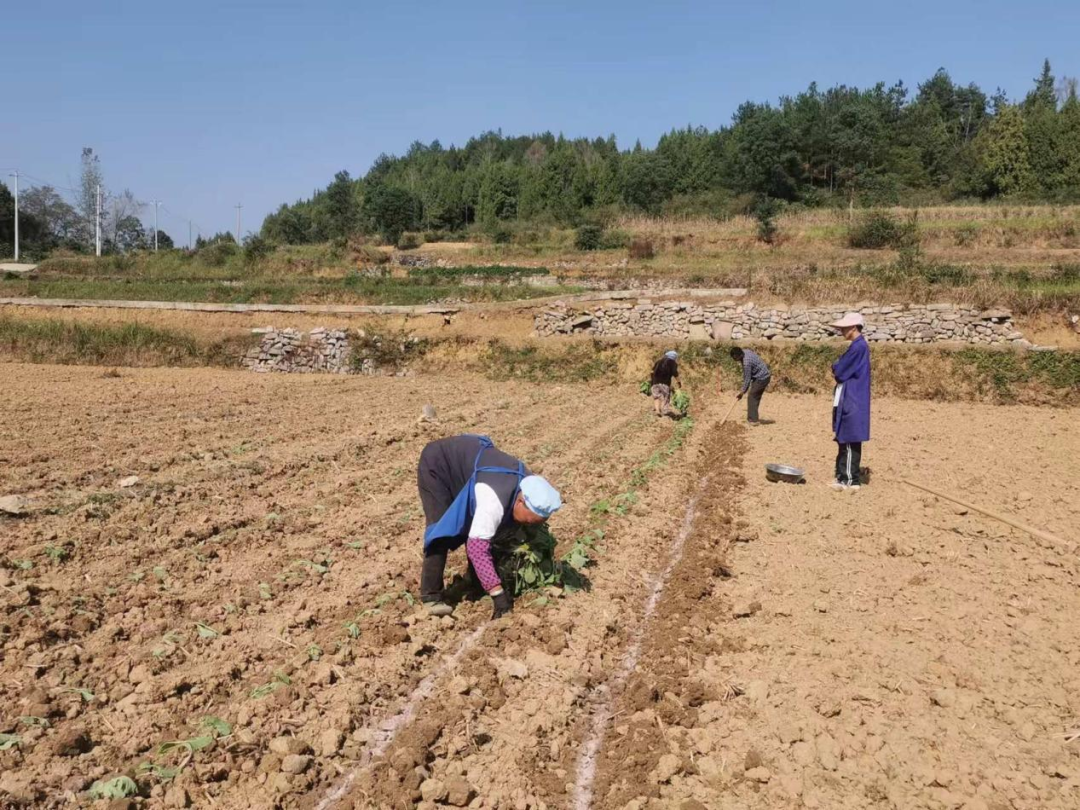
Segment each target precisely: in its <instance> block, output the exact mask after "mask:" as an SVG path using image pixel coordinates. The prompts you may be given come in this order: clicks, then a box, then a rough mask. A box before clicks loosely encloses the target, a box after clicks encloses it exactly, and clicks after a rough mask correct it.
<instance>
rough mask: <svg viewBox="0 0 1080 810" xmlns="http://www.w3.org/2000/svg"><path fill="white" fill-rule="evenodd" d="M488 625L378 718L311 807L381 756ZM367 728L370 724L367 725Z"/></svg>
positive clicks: (330, 801)
mask: <svg viewBox="0 0 1080 810" xmlns="http://www.w3.org/2000/svg"><path fill="white" fill-rule="evenodd" d="M487 626H488V622H486V621H485V622H484V623H483V624H481V625H480V626H479V627H477V628H476V629H475V630H473V631H472V632H471V633H469V635H467V636H466V637H465V638H464V639H463V640H462V642H461V643H460V644H459V645H458V647H457V649H456V650H454V652H453V653H451V654H450V655H449V656H447V657H446V658H444V659H443V661H442V663H441V664H439V666H438V668H437V669H436V670H435V671H434V672H432V673H431V674H430V675H428V676H427V677H426V678H424V680H422V681H420V683H419V685H418V686H417V687H416V688H415V689H413V690H412V692H411V693H410V694H409V697H408V699H407V700H406V701H405V705H404V706H402V708H401V710H400V711H398V713H397V714H395V715H392V716H390V717H386V718H384V719H382V720H380V721H379V722H378V724H377V726H376V729H375V731H374V733H373V739H372V742H371V744H369V747H368V749H367V750H366V751H364V753H363V754H362V755H361V757H360V762H359V764H358V765H357V766H356V767H355V768H353V769H352V770H351V771H349V773H347V774H346V775H345V776H344V778H342V780H341V781H340V782H338V783H337V784H336V785H334V787H333V788H331V789H330V792H329V793H327V794H326V796H325V797H323V800H322V801H321V802H319V803H318V805H316V807H315V810H326V808H328V807H332V806H333V805H335V804H337V802H338V801H339V800H340V799H341V798H342V797H343V796H344V795H345V794H346V793H348V792H349V788H350V787H352V783H353V782H355V781H356V777H357V776H358V775H359V774H360V772H361V771H363V770H364V768H366V767H367V766H368V764H369V763H370V762H371V760H373V759H375V757H378V756H382V754H384V753H386V749H387V748H389V747H390V743H392V742H393V741H394V738H395V737H397V735H398V732H400V731H401V730H402V729H403V728H405V726H407V725H408V724H409V723H410V722H411V721H412V719H413V717H415V716H416V710H417V709H418V708H419V707H420V704H421V703H423V702H424V701H425V700H427V699H428V698H429V697H431V693H432V692H434V691H435V684H436V683H437V682H438V680H439V678H441V677H442V676H443V675H444V674H445V673H446V671H447V670H449V669H451V668H453V667H454V666H456V665H457V662H458V661H460V660H461V657H462V656H463V655H464V654H465V653H466V652H468V651H469V650H470V649H472V648H473V647H474V646H475V645H476V642H477V641H479V640H480V636H481V635H483V633H484V629H485V628H486V627H487ZM369 728H370V726H369Z"/></svg>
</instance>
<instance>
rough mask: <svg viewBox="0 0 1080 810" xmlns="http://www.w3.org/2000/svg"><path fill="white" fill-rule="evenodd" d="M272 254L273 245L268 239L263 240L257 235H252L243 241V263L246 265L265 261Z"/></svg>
mask: <svg viewBox="0 0 1080 810" xmlns="http://www.w3.org/2000/svg"><path fill="white" fill-rule="evenodd" d="M273 252H274V245H273V244H272V243H271V242H270V240H269V239H264V238H263V237H261V236H259V234H257V233H253V234H251V235H250V236H248V238H247V239H245V240H244V261H246V262H247V263H248V264H254V263H255V262H258V261H260V260H261V259H265V258H266V257H267V256H269V255H270V254H271V253H273Z"/></svg>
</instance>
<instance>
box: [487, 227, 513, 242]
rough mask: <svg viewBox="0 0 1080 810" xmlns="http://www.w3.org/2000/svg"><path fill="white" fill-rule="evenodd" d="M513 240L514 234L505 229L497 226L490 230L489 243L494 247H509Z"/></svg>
mask: <svg viewBox="0 0 1080 810" xmlns="http://www.w3.org/2000/svg"><path fill="white" fill-rule="evenodd" d="M513 240H514V232H513V231H512V230H510V229H509V228H507V227H504V226H502V225H497V226H495V227H494V228H492V230H491V241H492V242H494V243H495V244H496V245H509V244H510V243H511V242H512V241H513Z"/></svg>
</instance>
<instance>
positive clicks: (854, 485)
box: [847, 484, 862, 491]
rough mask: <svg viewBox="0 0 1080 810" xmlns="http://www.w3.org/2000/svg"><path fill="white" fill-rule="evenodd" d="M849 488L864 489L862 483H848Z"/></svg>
mask: <svg viewBox="0 0 1080 810" xmlns="http://www.w3.org/2000/svg"><path fill="white" fill-rule="evenodd" d="M847 489H848V490H849V491H850V490H853V489H862V486H861V485H860V484H848V485H847Z"/></svg>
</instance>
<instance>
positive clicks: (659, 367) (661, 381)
mask: <svg viewBox="0 0 1080 810" xmlns="http://www.w3.org/2000/svg"><path fill="white" fill-rule="evenodd" d="M649 384H650V386H651V388H650V389H649V393H651V394H652V398H653V408H654V409H655V411H656V415H657V416H664V415H665V414H668V413H670V412H671V410H670V406H671V388H672V386H674V387H676V388H678V387H679V353H678V352H677V351H674V350H672V351H670V352H664V356H663V357H661V358H660V359H659V360H657V361H656V365H654V366H653V370H652V377H651V378H650V380H649Z"/></svg>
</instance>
